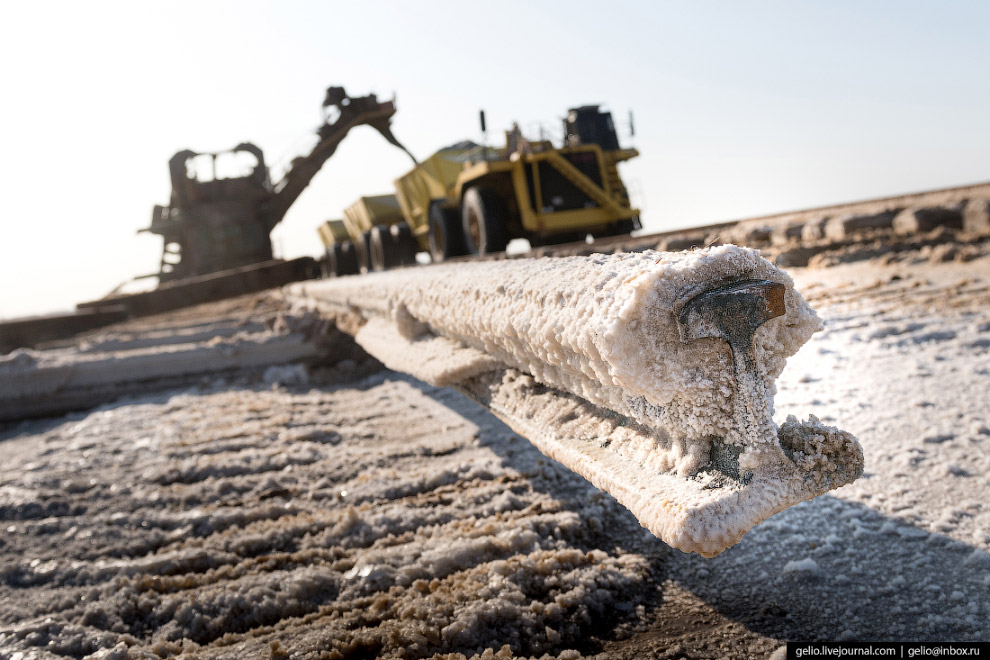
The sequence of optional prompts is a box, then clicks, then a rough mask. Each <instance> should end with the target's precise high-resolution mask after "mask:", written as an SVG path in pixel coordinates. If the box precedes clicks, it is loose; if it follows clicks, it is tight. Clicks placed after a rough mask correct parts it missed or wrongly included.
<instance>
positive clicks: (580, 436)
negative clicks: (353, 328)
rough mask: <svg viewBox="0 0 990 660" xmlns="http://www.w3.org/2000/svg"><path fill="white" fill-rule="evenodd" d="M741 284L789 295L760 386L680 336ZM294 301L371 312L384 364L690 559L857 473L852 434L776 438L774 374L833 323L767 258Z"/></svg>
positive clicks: (349, 291) (633, 258) (761, 332)
mask: <svg viewBox="0 0 990 660" xmlns="http://www.w3.org/2000/svg"><path fill="white" fill-rule="evenodd" d="M739 279H764V280H770V281H773V282H777V283H780V284H783V285H784V287H785V293H784V301H785V306H786V313H785V314H784V315H783V316H781V317H779V318H775V319H771V320H769V321H767V322H766V323H764V324H763V325H762V326H760V327H759V328H758V329H757V330H756V333H755V336H754V338H753V345H754V349H755V358H756V365H755V369H756V372H755V373H753V374H751V376H752V378H751V379H750V380H749V381H748V382H737V378H736V375H735V372H734V369H733V361H732V354H731V351H730V349H729V346H728V344H727V343H726V342H725V341H724V340H722V339H717V338H703V339H696V340H691V341H683V340H682V338H681V337H682V335H681V332H680V330H679V327H678V320H677V316H678V312H679V310H680V308H681V307H682V306H683V305H684V304H685V303H686V302H687V301H688V300H690V299H691V298H692V297H693V296H696V295H698V294H699V293H701V292H703V291H705V290H707V289H710V288H713V287H715V286H719V285H721V284H724V283H726V282H731V281H736V280H739ZM290 295H291V296H292V297H293V298H295V299H296V300H298V301H299V303H300V305H309V306H311V307H318V308H322V309H324V310H330V311H332V312H336V313H338V314H346V315H351V316H353V315H354V314H357V315H359V316H361V317H362V319H363V321H364V323H365V324H364V326H363V327H362V328H361V329H360V330H359V331H357V340H358V342H359V343H360V344H361V345H362V346H363V347H364V348H365V349H366V350H368V351H369V352H370V353H371V354H372V355H374V356H375V357H377V358H379V359H380V360H382V361H383V362H384V363H385V364H386V365H388V366H390V367H392V368H394V369H399V370H402V371H406V372H407V373H411V374H412V375H414V376H416V377H418V378H421V379H423V380H426V381H427V382H430V383H432V384H437V385H457V386H459V387H461V388H463V389H465V390H466V391H468V392H470V393H471V394H472V396H474V397H475V398H477V399H478V400H480V401H482V402H483V403H484V404H485V405H487V406H488V407H490V408H491V409H492V410H493V411H494V412H495V413H496V414H497V415H499V416H500V417H501V418H502V419H503V420H504V421H506V422H507V423H508V424H509V425H510V426H512V427H513V428H516V429H517V430H519V431H520V432H521V433H522V434H523V435H525V436H526V437H527V438H529V439H530V440H532V441H533V442H534V443H535V444H536V445H537V446H538V447H539V448H540V449H541V450H542V451H544V452H545V453H547V454H548V455H550V456H552V457H554V458H556V459H557V460H560V461H561V462H563V463H564V464H565V465H567V466H568V467H570V468H571V469H573V470H575V471H577V472H578V473H579V474H581V475H582V476H584V477H586V478H587V479H589V480H590V481H591V482H592V483H594V484H596V485H597V486H599V487H600V488H602V489H604V490H606V491H607V492H609V493H611V494H612V495H614V496H615V497H616V498H617V499H618V500H619V501H620V502H622V503H623V504H624V505H625V506H627V507H629V508H630V510H632V511H633V513H635V514H636V516H637V517H638V518H639V520H640V521H641V523H642V524H643V525H644V526H645V527H647V528H648V529H650V531H652V532H653V533H654V534H656V535H658V536H659V537H660V538H662V539H663V540H664V541H666V542H667V543H669V544H671V545H673V546H674V547H677V548H680V549H681V550H684V551H690V552H699V553H701V554H704V555H706V556H712V555H715V554H718V553H719V552H721V551H722V550H724V549H725V548H727V547H729V546H730V545H732V544H733V543H736V542H738V540H739V539H740V538H741V537H742V535H743V534H744V533H745V532H746V530H748V529H749V528H751V527H752V526H753V525H754V524H756V523H758V522H760V521H761V520H763V519H764V518H766V517H767V516H769V515H772V514H773V513H775V512H777V511H780V510H782V509H784V508H786V507H787V506H790V505H792V504H794V503H796V502H798V501H801V500H804V499H807V498H809V497H814V496H816V495H819V494H821V493H823V492H826V491H827V490H830V489H831V488H835V487H837V486H840V485H842V484H844V483H848V482H849V481H851V480H853V479H855V478H856V477H857V476H858V475H859V474H860V472H861V470H862V452H861V451H860V449H859V446H858V444H857V443H856V441H855V438H853V437H852V436H851V435H849V434H847V433H842V432H840V431H838V430H837V429H834V428H831V427H826V426H825V425H822V424H820V423H818V421H817V420H814V419H812V421H810V422H808V423H807V427H806V428H805V427H803V426H801V425H800V424H799V423H797V422H796V421H795V422H793V423H791V425H790V426H789V427H787V428H788V429H790V430H789V431H788V433H787V436H786V438H783V446H782V444H781V441H779V440H778V437H777V427H776V426H775V425H774V424H773V422H772V415H773V398H772V397H773V392H774V387H773V380H774V378H775V377H776V376H777V375H778V374H779V373H780V371H781V370H782V369H783V366H784V363H785V360H786V358H787V357H788V356H789V355H791V354H793V353H794V352H796V351H797V350H798V348H799V347H800V346H801V345H802V344H803V343H804V342H805V341H807V340H808V338H809V337H810V336H811V334H812V333H814V332H815V331H816V330H818V329H819V328H820V322H819V319H818V317H817V316H816V315H815V313H814V312H813V311H812V310H811V308H810V307H808V305H807V304H806V303H805V302H804V300H803V299H802V298H801V296H800V294H798V293H797V292H796V291H795V290H794V287H793V283H792V281H791V279H790V278H789V277H788V276H787V275H786V274H785V273H783V272H782V271H780V270H778V269H776V268H775V267H774V266H773V265H771V264H770V263H769V262H767V261H766V260H764V259H761V258H760V256H759V253H758V252H756V251H754V250H748V249H745V248H739V247H736V246H731V245H726V246H720V247H717V248H711V249H706V250H699V251H694V252H681V253H658V252H652V251H647V252H642V253H635V254H617V255H609V256H606V255H594V256H592V257H573V258H559V259H538V260H534V259H520V260H509V261H490V262H479V263H464V264H455V265H446V266H440V267H436V268H423V269H413V270H403V271H398V272H391V273H381V274H376V275H373V276H367V277H357V278H340V279H336V280H331V281H325V282H319V283H305V284H299V285H294V286H292V287H290ZM547 388H549V390H547ZM544 393H548V395H547V396H542V395H543V394H544ZM574 397H577V399H576V400H575V399H574ZM536 402H538V403H536ZM790 445H794V447H791V446H790Z"/></svg>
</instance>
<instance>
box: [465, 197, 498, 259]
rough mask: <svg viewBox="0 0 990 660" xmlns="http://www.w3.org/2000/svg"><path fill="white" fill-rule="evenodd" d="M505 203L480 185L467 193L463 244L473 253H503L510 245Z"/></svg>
mask: <svg viewBox="0 0 990 660" xmlns="http://www.w3.org/2000/svg"><path fill="white" fill-rule="evenodd" d="M505 220H506V212H505V204H503V203H502V200H501V199H499V197H498V195H497V194H496V193H495V191H494V190H493V189H491V188H487V187H484V186H477V187H475V188H469V189H468V191H467V192H466V193H464V200H463V201H462V202H461V221H462V223H463V227H464V245H465V246H466V247H467V250H468V253H470V254H491V253H492V252H504V251H505V246H506V245H508V244H509V232H508V230H507V229H506V226H505Z"/></svg>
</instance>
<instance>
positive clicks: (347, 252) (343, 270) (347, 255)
mask: <svg viewBox="0 0 990 660" xmlns="http://www.w3.org/2000/svg"><path fill="white" fill-rule="evenodd" d="M327 258H328V259H327V260H328V262H329V265H330V276H331V277H341V276H343V275H357V274H358V273H359V272H360V267H359V266H358V258H357V251H356V250H355V249H354V243H352V242H350V241H342V242H340V243H334V244H333V245H332V246H330V247H329V248H327Z"/></svg>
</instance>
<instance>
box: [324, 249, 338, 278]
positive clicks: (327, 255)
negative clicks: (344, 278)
mask: <svg viewBox="0 0 990 660" xmlns="http://www.w3.org/2000/svg"><path fill="white" fill-rule="evenodd" d="M335 247H337V246H336V244H334V245H332V246H331V247H328V248H327V249H326V251H325V252H324V253H323V258H322V259H320V276H321V277H323V278H327V277H334V276H335V275H336V274H337V273H336V272H334V269H335V265H334V259H333V248H335Z"/></svg>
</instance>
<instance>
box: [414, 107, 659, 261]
mask: <svg viewBox="0 0 990 660" xmlns="http://www.w3.org/2000/svg"><path fill="white" fill-rule="evenodd" d="M482 117H483V115H482ZM482 122H484V120H483V119H482ZM482 128H483V129H484V125H483V126H482ZM638 155H639V152H638V151H636V150H635V149H622V148H621V147H620V146H619V140H618V136H617V135H616V131H615V126H614V123H613V121H612V116H611V113H609V112H603V111H602V110H600V109H599V107H598V106H594V105H589V106H582V107H578V108H573V109H571V110H570V111H569V112H568V113H567V117H566V118H565V119H564V140H563V144H562V145H561V146H560V147H555V146H554V145H553V144H551V143H550V142H549V141H545V140H541V141H534V142H528V141H526V140H525V139H523V138H522V136H521V135H520V134H519V132H518V129H514V130H513V131H512V132H508V131H507V132H506V146H505V147H504V148H500V149H496V148H489V147H482V146H478V145H476V144H473V143H470V142H466V143H460V144H457V145H453V146H451V147H448V148H446V149H442V150H440V151H439V152H437V153H436V154H434V155H433V156H432V157H430V158H429V159H427V160H426V161H424V162H423V163H421V164H420V165H419V166H417V167H416V168H414V169H413V170H411V171H410V172H408V173H407V174H406V175H404V176H403V177H400V178H399V179H398V180H396V182H395V188H396V196H397V197H398V200H399V203H400V205H401V206H402V210H403V215H404V216H405V217H406V221H407V223H408V226H409V228H410V231H411V233H412V235H413V236H414V237H415V239H416V241H417V242H418V245H419V248H420V249H423V250H426V249H428V250H429V251H430V253H431V255H432V257H433V260H434V261H443V260H444V259H449V258H451V257H459V256H464V255H469V254H488V253H492V252H501V251H503V250H505V247H506V245H507V244H508V242H509V241H510V240H512V239H514V238H526V239H528V240H529V242H530V244H531V245H533V246H540V245H549V244H557V243H566V242H571V241H580V240H584V239H585V238H586V237H587V236H588V235H589V234H590V235H592V236H594V237H603V236H615V235H620V234H628V233H629V232H631V231H634V230H636V229H639V228H640V222H639V211H638V210H637V209H634V208H632V206H631V205H630V202H629V195H628V192H627V190H626V187H625V185H624V184H623V182H622V179H621V177H620V176H619V172H618V164H619V163H621V162H623V161H626V160H629V159H631V158H634V157H636V156H638Z"/></svg>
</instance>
